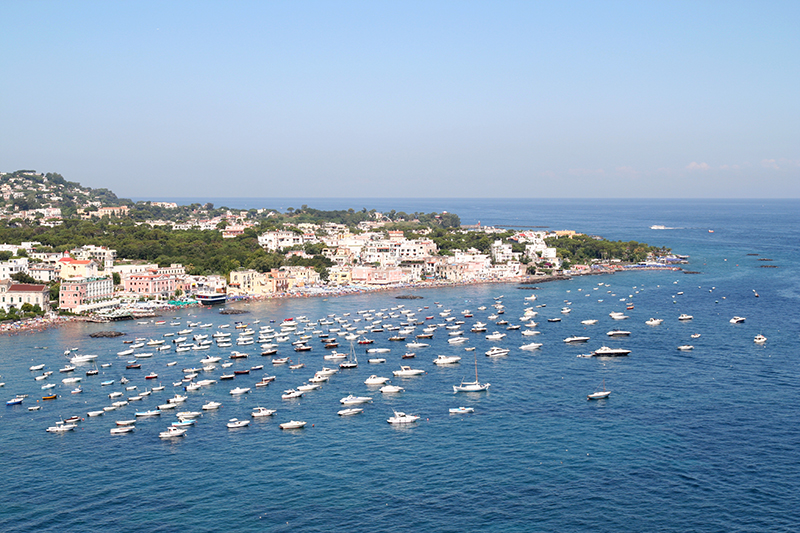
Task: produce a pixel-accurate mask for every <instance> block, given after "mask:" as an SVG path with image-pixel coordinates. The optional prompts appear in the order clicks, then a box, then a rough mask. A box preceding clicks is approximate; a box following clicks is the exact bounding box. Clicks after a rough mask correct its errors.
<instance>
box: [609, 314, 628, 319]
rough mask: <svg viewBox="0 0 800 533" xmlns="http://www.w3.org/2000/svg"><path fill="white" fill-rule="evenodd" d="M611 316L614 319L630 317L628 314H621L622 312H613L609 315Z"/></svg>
mask: <svg viewBox="0 0 800 533" xmlns="http://www.w3.org/2000/svg"><path fill="white" fill-rule="evenodd" d="M611 318H613V319H614V320H625V319H626V318H630V317H629V316H628V315H623V314H622V313H614V314H612V315H611Z"/></svg>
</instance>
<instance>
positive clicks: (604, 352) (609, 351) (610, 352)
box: [592, 346, 631, 357]
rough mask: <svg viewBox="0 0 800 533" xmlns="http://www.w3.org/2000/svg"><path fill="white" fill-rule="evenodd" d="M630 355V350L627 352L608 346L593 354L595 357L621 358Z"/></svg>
mask: <svg viewBox="0 0 800 533" xmlns="http://www.w3.org/2000/svg"><path fill="white" fill-rule="evenodd" d="M630 353H631V351H630V350H625V349H623V348H609V347H608V346H603V347H601V348H599V349H597V350H595V351H594V352H592V355H594V356H595V357H619V356H623V355H628V354H630Z"/></svg>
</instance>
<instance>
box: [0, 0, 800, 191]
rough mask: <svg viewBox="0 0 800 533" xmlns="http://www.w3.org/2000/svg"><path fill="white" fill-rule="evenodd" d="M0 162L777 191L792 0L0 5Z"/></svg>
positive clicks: (352, 181) (791, 104) (796, 9)
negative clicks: (766, 0) (759, 0)
mask: <svg viewBox="0 0 800 533" xmlns="http://www.w3.org/2000/svg"><path fill="white" fill-rule="evenodd" d="M0 21H2V29H0V76H1V77H2V81H0V171H5V172H10V171H14V170H18V169H33V170H38V171H40V172H58V173H60V174H61V175H63V176H64V177H65V178H66V179H68V180H70V181H77V182H80V183H81V184H82V185H84V186H89V187H94V188H98V187H105V188H109V189H111V190H112V191H114V192H115V193H116V194H117V195H118V196H121V197H137V198H142V197H154V198H156V197H197V196H205V197H220V198H224V197H246V196H249V197H271V198H279V197H294V198H297V197H307V198H324V197H342V198H376V197H377V198H380V197H403V198H419V197H441V198H447V197H458V198H472V197H475V198H491V197H501V198H510V197H513V198H572V197H576V198H594V197H597V198H751V197H753V198H797V197H800V120H799V119H800V97H799V96H800V31H798V21H800V2H797V1H789V2H779V1H773V2H753V1H749V2H737V1H733V0H731V1H724V2H714V1H700V0H695V1H689V2H680V1H663V2H658V1H645V2H642V1H633V2H617V1H601V2H598V1H590V2H582V1H558V2H556V1H552V2H544V1H542V2H537V1H533V0H531V1H525V2H511V1H492V2H488V1H483V2H472V1H462V0H459V1H436V0H433V1H418V2H416V1H403V2H390V1H363V2H354V1H345V0H342V1H324V2H315V1H273V2H269V1H237V2H222V1H219V2H207V1H191V2H190V1H184V2H181V1H156V2H148V1H136V2H107V1H98V2H90V1H80V0H77V1H74V2H62V1H45V0H4V1H3V2H0Z"/></svg>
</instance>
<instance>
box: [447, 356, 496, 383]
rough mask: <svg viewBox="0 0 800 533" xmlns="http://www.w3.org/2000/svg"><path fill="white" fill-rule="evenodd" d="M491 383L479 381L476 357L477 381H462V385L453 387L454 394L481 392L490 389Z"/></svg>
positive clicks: (476, 359)
mask: <svg viewBox="0 0 800 533" xmlns="http://www.w3.org/2000/svg"><path fill="white" fill-rule="evenodd" d="M489 386H490V383H481V382H480V380H478V356H477V355H476V356H475V381H464V380H463V379H462V380H461V384H460V385H453V392H481V391H485V390H486V389H488V388H489Z"/></svg>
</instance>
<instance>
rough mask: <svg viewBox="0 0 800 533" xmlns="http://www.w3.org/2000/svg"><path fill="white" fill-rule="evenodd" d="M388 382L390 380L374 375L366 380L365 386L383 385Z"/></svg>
mask: <svg viewBox="0 0 800 533" xmlns="http://www.w3.org/2000/svg"><path fill="white" fill-rule="evenodd" d="M387 381H389V378H384V377H381V376H376V375H375V374H372V375H371V376H370V377H368V378H367V379H366V380H364V385H383V384H385V383H386V382H387Z"/></svg>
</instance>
